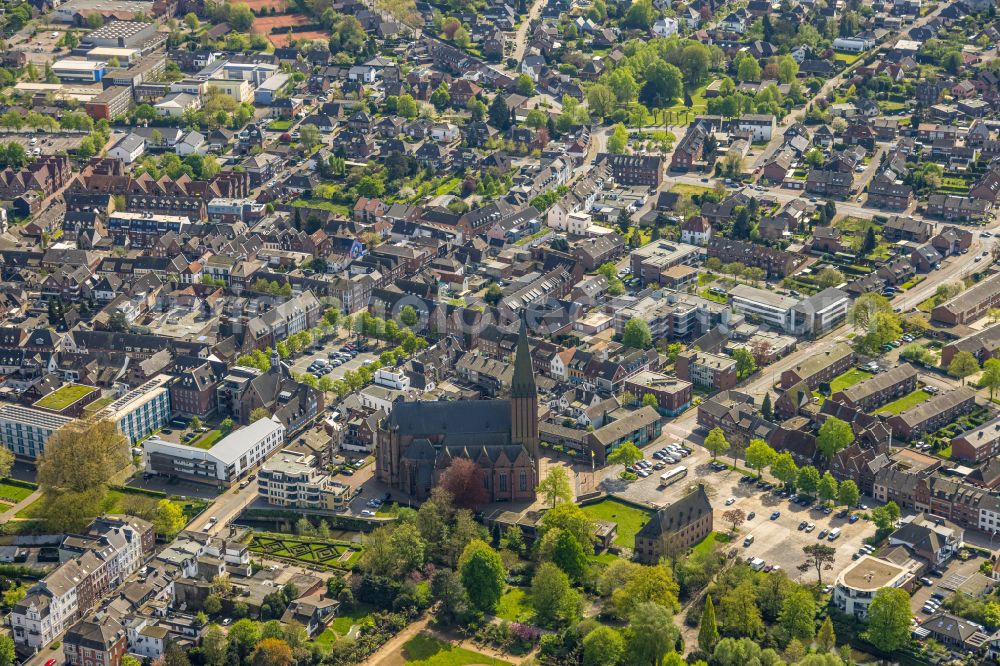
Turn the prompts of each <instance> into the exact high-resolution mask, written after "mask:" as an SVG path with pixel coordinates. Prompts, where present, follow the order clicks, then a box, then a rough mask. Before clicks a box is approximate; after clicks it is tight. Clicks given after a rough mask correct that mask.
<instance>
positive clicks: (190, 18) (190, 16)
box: [184, 12, 201, 30]
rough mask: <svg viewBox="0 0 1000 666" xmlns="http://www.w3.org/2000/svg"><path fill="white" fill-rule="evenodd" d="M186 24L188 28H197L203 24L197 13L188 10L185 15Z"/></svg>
mask: <svg viewBox="0 0 1000 666" xmlns="http://www.w3.org/2000/svg"><path fill="white" fill-rule="evenodd" d="M184 25H186V26H187V27H188V30H197V29H198V27H199V26H200V25H201V22H199V21H198V15H197V14H195V13H194V12H188V13H187V14H185V15H184Z"/></svg>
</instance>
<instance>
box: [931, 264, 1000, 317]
mask: <svg viewBox="0 0 1000 666" xmlns="http://www.w3.org/2000/svg"><path fill="white" fill-rule="evenodd" d="M998 304H1000V274H996V275H991V276H990V277H987V278H985V279H984V280H982V281H980V282H979V283H977V284H975V285H973V286H972V287H970V288H969V289H966V290H965V291H963V292H962V293H960V294H958V295H957V296H955V297H954V298H951V299H950V300H947V301H945V302H944V303H942V304H941V305H938V306H937V307H935V308H934V309H933V310H931V318H932V319H933V320H934V321H937V322H941V323H943V324H951V325H955V324H969V323H972V322H974V321H975V320H977V319H979V318H980V317H982V316H984V315H985V314H986V313H987V312H988V311H989V309H990V308H993V307H997V305H998Z"/></svg>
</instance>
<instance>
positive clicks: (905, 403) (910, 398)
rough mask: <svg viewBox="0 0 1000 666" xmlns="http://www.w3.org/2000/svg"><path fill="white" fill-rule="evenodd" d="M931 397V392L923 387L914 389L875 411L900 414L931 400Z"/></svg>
mask: <svg viewBox="0 0 1000 666" xmlns="http://www.w3.org/2000/svg"><path fill="white" fill-rule="evenodd" d="M930 397H931V394H930V393H928V392H927V391H924V390H923V389H921V390H919V391H914V392H913V393H910V394H909V395H904V396H903V397H902V398H900V399H899V400H894V401H893V402H890V403H889V404H887V405H883V406H882V407H879V408H878V409H876V410H875V413H876V414H877V413H880V412H889V413H890V414H900V413H902V412H905V411H906V410H907V409H910V408H911V407H916V406H917V405H919V404H920V403H922V402H924V401H925V400H929V399H930Z"/></svg>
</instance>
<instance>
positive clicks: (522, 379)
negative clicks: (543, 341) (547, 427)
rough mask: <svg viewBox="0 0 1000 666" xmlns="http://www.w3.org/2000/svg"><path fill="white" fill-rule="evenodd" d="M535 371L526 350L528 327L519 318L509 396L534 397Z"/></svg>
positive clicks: (535, 393)
mask: <svg viewBox="0 0 1000 666" xmlns="http://www.w3.org/2000/svg"><path fill="white" fill-rule="evenodd" d="M537 396H538V388H537V387H536V386H535V373H534V370H533V369H532V365H531V352H530V351H529V350H528V327H527V326H526V325H525V323H524V318H523V317H522V318H521V329H520V330H519V331H518V333H517V350H516V351H515V353H514V376H513V378H512V379H511V383H510V397H511V398H532V399H534V398H536V397H537Z"/></svg>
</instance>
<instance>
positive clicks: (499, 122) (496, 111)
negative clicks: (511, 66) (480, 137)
mask: <svg viewBox="0 0 1000 666" xmlns="http://www.w3.org/2000/svg"><path fill="white" fill-rule="evenodd" d="M608 92H610V91H608ZM489 118H490V125H493V126H494V127H496V128H497V129H498V130H500V131H501V132H505V131H507V130H508V129H510V126H511V120H510V110H509V109H508V108H507V102H505V101H504V96H503V95H496V96H495V97H494V98H493V101H492V102H490V113H489Z"/></svg>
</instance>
